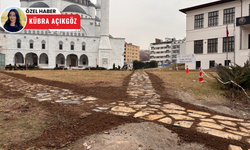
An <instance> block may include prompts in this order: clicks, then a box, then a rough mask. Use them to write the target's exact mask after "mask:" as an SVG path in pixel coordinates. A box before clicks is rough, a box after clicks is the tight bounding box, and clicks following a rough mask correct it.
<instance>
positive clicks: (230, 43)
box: [223, 36, 234, 52]
mask: <svg viewBox="0 0 250 150" xmlns="http://www.w3.org/2000/svg"><path fill="white" fill-rule="evenodd" d="M233 51H234V37H233V36H231V37H228V39H227V38H226V37H224V38H223V52H233Z"/></svg>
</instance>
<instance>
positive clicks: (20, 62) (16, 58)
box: [14, 52, 24, 65]
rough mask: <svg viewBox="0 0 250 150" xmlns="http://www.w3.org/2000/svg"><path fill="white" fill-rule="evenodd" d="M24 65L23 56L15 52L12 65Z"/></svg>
mask: <svg viewBox="0 0 250 150" xmlns="http://www.w3.org/2000/svg"><path fill="white" fill-rule="evenodd" d="M15 64H16V65H24V58H23V54H22V53H20V52H17V53H16V54H15V56H14V65H15Z"/></svg>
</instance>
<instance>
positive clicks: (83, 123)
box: [0, 72, 249, 150]
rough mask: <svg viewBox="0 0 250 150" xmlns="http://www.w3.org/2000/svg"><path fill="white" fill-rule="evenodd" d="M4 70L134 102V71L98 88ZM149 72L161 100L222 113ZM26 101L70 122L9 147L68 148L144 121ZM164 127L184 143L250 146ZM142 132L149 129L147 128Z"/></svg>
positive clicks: (81, 107)
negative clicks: (182, 96) (183, 96)
mask: <svg viewBox="0 0 250 150" xmlns="http://www.w3.org/2000/svg"><path fill="white" fill-rule="evenodd" d="M1 73H5V74H7V75H10V76H12V77H16V78H19V79H23V80H25V81H27V82H30V83H39V84H46V85H50V86H56V87H60V88H66V89H70V90H72V91H73V92H75V93H79V94H82V93H83V91H84V95H90V96H94V97H97V98H100V99H102V100H103V101H102V102H100V103H103V104H107V103H111V102H115V101H131V99H130V98H129V96H128V95H127V94H126V90H127V86H128V82H129V81H130V77H131V75H132V72H131V74H130V75H129V76H127V77H125V79H124V81H123V83H122V86H120V87H112V86H108V87H99V86H98V85H97V86H96V87H84V85H75V84H69V83H63V82H58V81H50V80H44V79H39V78H35V77H26V76H25V75H20V74H13V73H7V72H1ZM148 74H149V77H150V80H151V81H152V84H153V87H154V88H155V89H156V90H157V91H158V92H159V93H160V95H161V97H162V98H161V101H168V102H174V103H175V104H178V105H180V106H183V107H185V108H187V109H192V110H201V111H204V112H209V113H211V114H212V115H214V114H220V113H216V112H215V111H212V110H209V109H207V108H205V107H197V106H194V105H192V104H189V103H184V102H182V101H181V100H179V99H177V98H173V97H172V96H171V95H169V94H168V93H167V92H166V89H165V87H164V82H163V81H162V79H160V78H159V77H157V76H156V75H154V74H151V73H148ZM0 87H1V85H0ZM2 89H3V90H2ZM2 89H1V91H3V95H5V96H6V97H8V95H12V94H13V93H10V92H9V91H8V89H7V88H6V89H5V87H3V88H2ZM15 94H17V96H22V95H18V92H17V93H15ZM26 101H27V102H28V104H29V105H30V106H32V107H25V110H27V111H28V110H29V109H31V108H37V109H38V108H40V109H42V110H44V111H46V112H48V113H49V114H50V115H55V116H59V117H63V118H64V119H65V120H66V121H61V120H56V121H55V124H54V125H53V126H52V127H48V128H46V129H45V130H44V131H43V133H42V134H41V135H39V136H37V137H34V138H32V139H30V140H26V141H24V142H19V143H13V144H12V145H10V146H5V148H6V149H27V148H30V147H34V148H46V149H54V148H57V149H58V148H63V147H67V146H69V145H70V144H72V143H74V142H76V141H78V140H80V139H82V138H84V137H86V136H90V135H93V134H95V133H102V132H103V131H108V130H111V129H114V128H115V127H117V126H119V125H122V124H127V123H138V122H144V121H143V120H138V119H134V118H133V117H121V116H114V115H111V114H104V113H97V112H92V111H91V108H90V107H89V105H70V104H67V105H65V104H57V103H55V104H51V103H48V102H38V101H35V100H32V99H26ZM33 106H34V107H33ZM86 112H90V113H92V114H91V115H89V116H87V117H86V118H84V119H81V118H80V117H79V116H80V115H81V114H82V113H86ZM224 116H225V115H224ZM227 116H231V115H227ZM194 124H197V122H194ZM164 127H166V128H167V129H169V130H171V131H172V132H175V133H176V134H178V137H179V138H180V141H179V142H178V144H180V145H182V144H184V143H201V144H204V145H205V147H207V148H210V149H220V150H227V149H228V145H229V144H233V145H237V146H240V147H242V148H243V149H247V148H249V145H248V143H246V142H245V140H246V139H244V138H243V139H242V140H241V141H234V140H226V139H223V138H218V137H214V136H210V135H207V134H202V133H198V132H197V131H196V129H195V128H191V129H184V128H179V127H174V126H165V125H164ZM0 129H1V128H0ZM141 131H143V132H147V131H145V130H141ZM154 140H155V139H152V142H155V143H157V140H155V141H154Z"/></svg>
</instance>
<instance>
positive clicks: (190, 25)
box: [186, 0, 250, 69]
mask: <svg viewBox="0 0 250 150" xmlns="http://www.w3.org/2000/svg"><path fill="white" fill-rule="evenodd" d="M249 4H250V0H245V1H244V4H243V6H244V8H243V10H244V12H243V13H244V14H243V16H244V15H246V16H248V15H249ZM232 7H235V20H236V18H238V17H240V16H241V4H240V1H234V2H228V3H224V4H219V5H216V6H211V7H206V8H202V9H197V10H193V11H189V12H187V13H186V18H187V20H186V22H187V25H186V26H187V31H186V32H187V37H186V38H187V40H186V54H193V53H194V41H195V40H203V54H196V61H201V67H202V68H203V69H209V61H210V60H215V63H217V64H219V63H221V64H222V65H224V61H225V60H226V52H223V37H226V25H224V24H223V14H224V13H223V11H224V9H227V8H232ZM213 11H219V25H218V26H214V27H208V13H209V12H213ZM198 14H204V28H200V29H194V16H195V15H198ZM228 30H229V36H233V35H234V34H233V30H234V24H233V23H232V24H229V25H228ZM248 34H249V31H245V34H243V35H245V36H244V37H243V39H244V42H243V43H247V42H248V37H247V36H248ZM212 38H217V39H218V52H217V53H212V54H211V53H210V54H209V53H207V41H208V39H212ZM239 40H240V27H236V38H235V53H236V63H237V64H239V65H243V64H244V62H245V61H246V60H247V56H246V53H248V52H249V50H245V51H243V50H239V49H240V42H239ZM246 45H247V44H245V47H246ZM228 59H229V60H231V62H234V53H233V52H231V53H228ZM188 65H189V68H190V69H195V64H191V63H189V64H188Z"/></svg>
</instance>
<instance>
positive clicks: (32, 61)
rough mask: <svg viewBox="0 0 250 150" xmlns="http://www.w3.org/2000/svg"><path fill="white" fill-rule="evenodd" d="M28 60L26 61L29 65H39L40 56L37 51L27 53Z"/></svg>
mask: <svg viewBox="0 0 250 150" xmlns="http://www.w3.org/2000/svg"><path fill="white" fill-rule="evenodd" d="M25 58H26V60H25V62H26V63H27V64H28V65H29V66H38V56H37V54H35V53H28V54H26V57H25Z"/></svg>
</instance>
